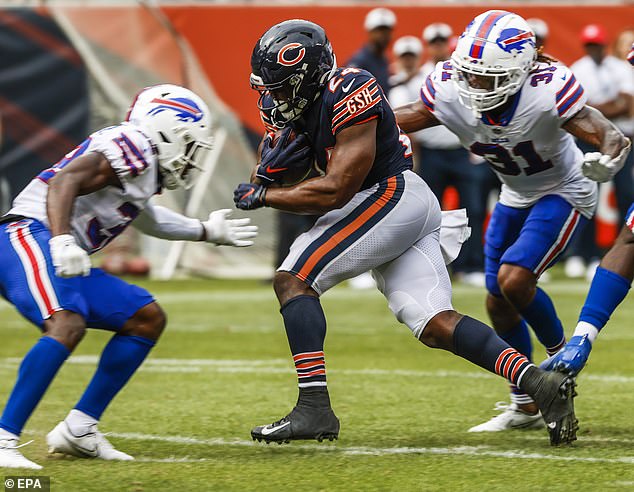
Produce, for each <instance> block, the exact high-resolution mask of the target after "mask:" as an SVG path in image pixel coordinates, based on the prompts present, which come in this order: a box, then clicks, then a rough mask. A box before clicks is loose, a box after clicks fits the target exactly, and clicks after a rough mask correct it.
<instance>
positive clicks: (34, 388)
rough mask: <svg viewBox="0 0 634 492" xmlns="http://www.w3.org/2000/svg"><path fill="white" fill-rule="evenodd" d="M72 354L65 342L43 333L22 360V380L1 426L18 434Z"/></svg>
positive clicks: (16, 386)
mask: <svg viewBox="0 0 634 492" xmlns="http://www.w3.org/2000/svg"><path fill="white" fill-rule="evenodd" d="M69 355H70V350H68V349H67V348H66V347H65V346H64V345H62V344H61V343H60V342H58V341H57V340H55V339H54V338H51V337H47V336H43V337H42V338H40V339H39V340H38V341H37V343H36V344H35V345H34V346H33V348H31V350H29V352H28V353H27V354H26V355H25V356H24V359H22V363H21V364H20V369H19V370H18V379H17V381H16V383H15V386H14V387H13V391H12V392H11V396H9V401H8V402H7V406H6V407H5V409H4V413H3V414H2V418H0V427H1V428H2V429H4V430H6V431H8V432H10V433H12V434H15V435H17V436H19V435H20V433H21V432H22V429H23V428H24V424H25V423H26V421H27V420H28V418H29V417H30V416H31V414H32V413H33V410H35V407H36V406H37V404H38V403H39V402H40V400H41V399H42V397H43V396H44V393H45V392H46V390H47V388H48V387H49V385H50V384H51V381H53V378H54V377H55V374H57V371H58V370H59V368H60V367H61V366H62V364H63V363H64V361H65V360H66V359H67V358H68V356H69Z"/></svg>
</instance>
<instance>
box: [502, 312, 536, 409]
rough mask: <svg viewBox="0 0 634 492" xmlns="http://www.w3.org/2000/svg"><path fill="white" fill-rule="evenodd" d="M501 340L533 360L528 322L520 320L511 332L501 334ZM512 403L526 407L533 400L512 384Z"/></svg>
mask: <svg viewBox="0 0 634 492" xmlns="http://www.w3.org/2000/svg"><path fill="white" fill-rule="evenodd" d="M500 338H501V339H502V340H504V341H505V342H506V343H508V344H509V345H510V346H511V347H513V348H514V349H515V350H517V351H518V352H519V353H520V354H523V355H525V356H526V358H527V359H528V360H531V358H532V356H533V342H532V341H531V334H530V333H529V331H528V325H527V324H526V321H524V320H520V322H519V323H518V324H517V325H515V326H514V327H513V328H512V329H511V330H509V331H507V332H505V333H501V334H500ZM511 402H513V403H515V404H517V405H525V404H528V403H532V402H533V399H532V398H531V397H530V396H528V395H527V394H526V393H524V391H522V390H521V389H519V388H518V387H517V386H515V385H514V384H511Z"/></svg>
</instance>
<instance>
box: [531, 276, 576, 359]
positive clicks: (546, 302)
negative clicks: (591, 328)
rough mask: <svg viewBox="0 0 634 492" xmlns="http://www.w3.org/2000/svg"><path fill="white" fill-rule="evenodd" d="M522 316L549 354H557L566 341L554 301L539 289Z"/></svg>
mask: <svg viewBox="0 0 634 492" xmlns="http://www.w3.org/2000/svg"><path fill="white" fill-rule="evenodd" d="M520 314H521V315H522V316H523V317H524V319H525V320H526V321H528V324H529V325H531V327H532V328H533V331H534V332H535V335H536V336H537V338H538V340H539V341H540V342H541V343H542V345H544V347H546V349H547V351H548V352H552V353H555V352H557V350H559V349H560V348H561V347H562V346H563V344H564V343H565V341H566V339H565V336H564V327H563V326H562V324H561V321H559V318H558V317H557V312H556V311H555V306H554V304H553V301H552V300H551V299H550V297H549V296H548V294H546V292H544V291H543V290H542V289H540V288H539V287H537V291H536V292H535V297H534V298H533V300H532V301H531V303H530V304H529V305H528V306H526V307H525V308H524V309H522V310H521V312H520ZM553 350H554V351H555V352H553ZM549 355H550V354H549Z"/></svg>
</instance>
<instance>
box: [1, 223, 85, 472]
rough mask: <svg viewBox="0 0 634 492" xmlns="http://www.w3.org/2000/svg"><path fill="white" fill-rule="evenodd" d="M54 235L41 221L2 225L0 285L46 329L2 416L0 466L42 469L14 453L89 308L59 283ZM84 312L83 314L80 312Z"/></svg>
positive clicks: (25, 313) (73, 344)
mask: <svg viewBox="0 0 634 492" xmlns="http://www.w3.org/2000/svg"><path fill="white" fill-rule="evenodd" d="M49 238H50V234H49V233H48V231H47V230H46V228H45V227H44V226H43V225H42V224H40V223H39V222H36V221H32V220H22V221H18V222H12V223H8V224H5V225H1V226H0V285H1V286H2V291H3V294H4V296H5V297H6V298H7V300H8V301H9V302H10V303H12V304H13V305H14V306H15V307H16V308H17V309H18V311H19V312H20V313H21V314H22V315H23V316H24V317H25V318H27V319H28V320H29V321H31V322H32V323H34V324H35V325H37V326H39V327H40V328H41V329H42V332H43V333H42V337H41V338H40V339H39V340H38V341H37V343H36V344H35V345H34V346H33V347H32V348H31V349H30V350H29V352H28V353H27V354H26V355H25V356H24V359H23V360H22V362H21V364H20V368H19V370H18V377H17V380H16V383H15V385H14V387H13V390H12V391H11V394H10V396H9V399H8V401H7V404H6V406H5V407H4V410H3V412H2V416H1V417H0V467H4V466H8V467H12V466H20V467H28V468H36V469H37V468H40V467H39V465H36V464H35V463H32V462H30V461H28V460H26V458H24V457H23V456H22V455H21V454H20V453H19V452H18V451H17V449H16V446H17V443H18V439H19V436H20V434H21V432H22V429H23V428H24V425H25V424H26V422H27V420H28V419H29V417H30V416H31V414H32V413H33V411H34V410H35V407H36V406H37V404H38V403H39V402H40V400H41V399H42V397H43V396H44V393H45V392H46V390H47V389H48V387H49V385H50V383H51V381H52V380H53V378H54V377H55V375H56V374H57V371H58V370H59V368H60V367H61V366H62V364H63V363H64V361H65V360H66V359H67V357H68V356H69V355H70V353H71V352H72V351H73V349H74V348H75V347H76V346H77V344H78V343H79V342H80V341H81V339H82V337H83V335H84V332H85V329H86V325H85V321H84V319H85V310H84V307H85V304H84V303H83V302H82V299H81V296H79V294H78V293H77V292H75V291H73V290H72V289H65V288H63V287H61V286H60V285H59V280H60V279H59V277H56V276H55V272H54V268H53V266H52V261H51V258H50V253H49V250H48V239H49ZM80 313H81V314H80Z"/></svg>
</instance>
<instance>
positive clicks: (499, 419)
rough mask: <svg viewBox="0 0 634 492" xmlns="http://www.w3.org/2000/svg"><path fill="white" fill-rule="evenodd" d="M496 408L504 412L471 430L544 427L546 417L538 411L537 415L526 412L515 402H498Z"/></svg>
mask: <svg viewBox="0 0 634 492" xmlns="http://www.w3.org/2000/svg"><path fill="white" fill-rule="evenodd" d="M495 410H501V411H502V413H500V414H499V415H496V416H495V417H493V418H492V419H491V420H489V421H487V422H485V423H483V424H480V425H476V426H475V427H471V429H469V432H500V431H505V430H514V429H541V428H543V427H544V425H545V423H544V419H543V418H542V414H541V413H540V412H537V413H536V414H535V415H531V414H530V413H526V412H524V411H522V410H520V408H519V407H518V406H517V404H515V403H511V404H508V403H504V402H501V401H499V402H497V403H496V404H495Z"/></svg>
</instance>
